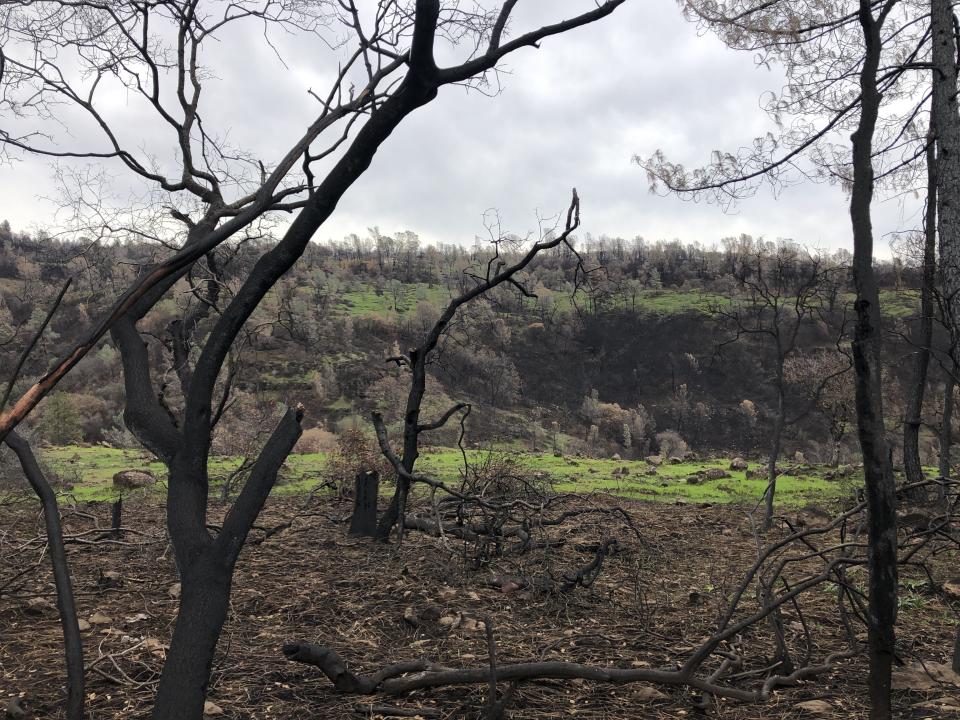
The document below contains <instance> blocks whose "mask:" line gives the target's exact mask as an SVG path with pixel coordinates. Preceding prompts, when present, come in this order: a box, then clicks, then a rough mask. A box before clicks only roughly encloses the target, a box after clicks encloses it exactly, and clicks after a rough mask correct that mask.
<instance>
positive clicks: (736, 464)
mask: <svg viewBox="0 0 960 720" xmlns="http://www.w3.org/2000/svg"><path fill="white" fill-rule="evenodd" d="M749 467H750V466H749V465H748V464H747V461H746V460H744V459H743V458H742V457H735V458H734V459H733V460H731V461H730V469H731V470H737V471H743V470H747V469H748V468H749Z"/></svg>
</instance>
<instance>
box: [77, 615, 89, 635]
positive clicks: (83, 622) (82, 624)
mask: <svg viewBox="0 0 960 720" xmlns="http://www.w3.org/2000/svg"><path fill="white" fill-rule="evenodd" d="M77 627H78V628H80V632H86V631H87V630H89V629H90V628H91V625H90V623H88V622H87V621H86V620H84V619H83V618H78V619H77Z"/></svg>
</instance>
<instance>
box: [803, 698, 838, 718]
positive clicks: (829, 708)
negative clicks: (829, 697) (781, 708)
mask: <svg viewBox="0 0 960 720" xmlns="http://www.w3.org/2000/svg"><path fill="white" fill-rule="evenodd" d="M794 707H795V708H796V709H797V710H800V711H802V712H805V713H810V714H811V715H827V716H832V715H834V712H835V711H834V708H833V705H831V704H830V703H828V702H827V701H826V700H805V701H804V702H801V703H797V704H796V705H794Z"/></svg>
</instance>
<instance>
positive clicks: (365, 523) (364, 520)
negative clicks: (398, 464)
mask: <svg viewBox="0 0 960 720" xmlns="http://www.w3.org/2000/svg"><path fill="white" fill-rule="evenodd" d="M379 492H380V476H379V475H378V474H377V472H376V471H375V470H361V471H360V472H359V473H357V478H356V480H355V481H354V486H353V517H351V518H350V534H351V535H359V536H360V537H373V536H374V535H375V534H376V531H377V497H378V494H379Z"/></svg>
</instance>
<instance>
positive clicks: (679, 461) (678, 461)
mask: <svg viewBox="0 0 960 720" xmlns="http://www.w3.org/2000/svg"><path fill="white" fill-rule="evenodd" d="M682 463H683V458H680V457H677V456H676V455H674V456H673V457H672V458H670V464H671V465H680V464H682Z"/></svg>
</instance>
